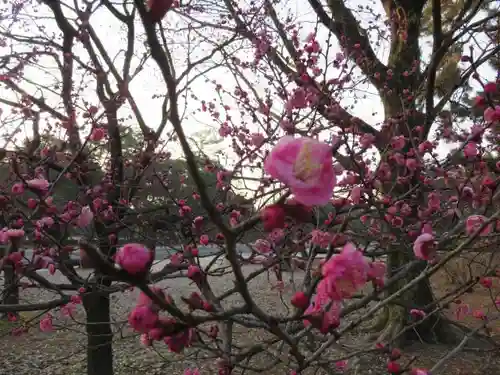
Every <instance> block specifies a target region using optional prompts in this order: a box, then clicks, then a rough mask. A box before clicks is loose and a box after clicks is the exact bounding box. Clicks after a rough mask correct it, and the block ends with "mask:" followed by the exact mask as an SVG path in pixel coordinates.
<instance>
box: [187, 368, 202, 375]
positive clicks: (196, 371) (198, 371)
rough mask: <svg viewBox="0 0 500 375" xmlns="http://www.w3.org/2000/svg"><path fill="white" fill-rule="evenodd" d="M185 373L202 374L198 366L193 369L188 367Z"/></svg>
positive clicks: (189, 374)
mask: <svg viewBox="0 0 500 375" xmlns="http://www.w3.org/2000/svg"><path fill="white" fill-rule="evenodd" d="M184 375H200V370H198V369H197V368H195V369H192V370H191V369H190V368H187V369H185V370H184Z"/></svg>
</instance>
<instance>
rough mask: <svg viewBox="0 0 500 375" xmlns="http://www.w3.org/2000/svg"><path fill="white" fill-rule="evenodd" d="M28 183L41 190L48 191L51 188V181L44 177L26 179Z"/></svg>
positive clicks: (31, 186)
mask: <svg viewBox="0 0 500 375" xmlns="http://www.w3.org/2000/svg"><path fill="white" fill-rule="evenodd" d="M26 184H27V185H28V187H30V188H32V189H37V190H40V191H47V190H49V186H50V183H49V181H47V180H46V179H44V178H34V179H33V180H28V181H26Z"/></svg>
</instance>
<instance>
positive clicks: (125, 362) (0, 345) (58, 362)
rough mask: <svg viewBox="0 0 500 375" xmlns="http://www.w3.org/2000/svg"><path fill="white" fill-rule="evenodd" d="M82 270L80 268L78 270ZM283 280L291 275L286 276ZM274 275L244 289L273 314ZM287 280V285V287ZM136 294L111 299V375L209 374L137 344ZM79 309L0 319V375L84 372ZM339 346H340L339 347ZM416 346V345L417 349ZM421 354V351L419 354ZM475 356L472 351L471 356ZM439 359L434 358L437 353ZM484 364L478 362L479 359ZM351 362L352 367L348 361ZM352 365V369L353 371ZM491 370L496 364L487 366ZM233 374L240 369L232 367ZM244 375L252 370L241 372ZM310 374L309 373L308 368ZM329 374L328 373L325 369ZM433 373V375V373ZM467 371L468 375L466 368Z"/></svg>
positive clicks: (267, 359)
mask: <svg viewBox="0 0 500 375" xmlns="http://www.w3.org/2000/svg"><path fill="white" fill-rule="evenodd" d="M253 270H255V267H246V268H245V270H244V272H245V273H246V274H248V273H249V272H252V271H253ZM82 274H84V272H82ZM287 277H288V278H290V277H292V276H291V275H290V274H289V275H288V276H287ZM293 277H294V278H295V282H297V283H298V282H300V277H298V278H297V275H295V276H293ZM50 278H51V279H52V280H53V281H57V280H58V279H60V278H61V276H60V275H57V274H56V275H54V276H51V277H50ZM275 280H276V279H275V276H274V275H271V276H268V275H267V274H263V275H261V276H259V277H256V278H255V279H253V280H252V281H251V283H249V285H248V286H249V289H250V291H251V293H252V295H253V298H254V300H255V301H256V303H257V304H258V305H259V306H260V307H261V308H262V309H263V310H265V311H267V312H269V313H272V314H274V315H277V314H282V313H285V314H286V309H287V308H286V306H285V303H286V302H287V301H289V299H290V295H291V294H293V288H292V287H288V288H287V290H285V291H284V293H283V296H282V297H280V295H279V293H278V291H277V290H276V289H274V288H273V285H274V283H275ZM210 283H211V285H212V288H213V290H214V292H215V294H216V295H220V294H221V293H223V292H224V291H226V290H229V289H231V288H232V286H233V285H234V284H233V278H232V276H225V277H218V278H212V279H211V280H210ZM288 284H289V283H287V285H288ZM157 285H160V286H161V287H162V288H165V291H166V292H168V293H170V294H171V295H172V296H174V297H175V298H176V299H177V300H178V299H179V297H180V296H188V295H189V294H190V292H191V291H195V288H194V287H193V285H191V283H190V282H189V281H188V280H186V279H175V280H173V279H172V280H165V281H163V282H161V283H159V284H157ZM137 295H138V291H137V290H133V291H127V292H124V293H120V294H115V295H113V296H112V297H111V298H112V303H111V305H112V322H113V329H114V332H115V336H114V346H113V349H114V358H115V374H116V375H139V374H145V373H147V374H148V375H156V374H158V375H159V374H171V375H177V374H179V375H182V374H183V372H184V369H185V368H187V367H200V368H201V369H202V375H205V374H215V373H216V371H215V370H214V369H213V363H214V359H213V358H211V359H208V360H207V359H203V357H204V355H203V353H200V352H199V351H198V350H197V349H196V348H192V349H189V350H187V351H186V352H185V353H183V354H181V355H176V354H172V353H169V352H168V350H167V348H166V345H164V344H163V343H162V342H161V343H159V344H156V346H155V347H152V348H145V347H144V346H142V345H141V344H140V341H139V337H138V335H137V334H135V333H133V332H131V331H130V330H129V329H128V328H127V327H126V324H125V322H126V318H127V314H128V312H129V311H130V309H131V308H132V307H133V305H134V304H135V301H136V298H137ZM22 298H23V302H24V303H30V302H35V301H40V300H48V299H51V295H49V294H48V293H47V292H45V293H40V292H39V291H38V292H36V293H35V292H34V291H30V290H25V291H23V292H22ZM225 303H226V306H235V305H237V304H239V303H241V300H240V299H239V298H238V297H237V296H231V297H229V298H228V299H227V300H226V302H225ZM82 310H83V309H81V308H80V309H79V310H78V311H77V314H76V315H75V317H74V318H73V319H72V318H65V317H60V316H59V315H60V314H58V313H57V312H56V313H55V314H54V315H55V316H56V317H57V320H56V321H55V322H56V323H57V330H56V331H55V332H51V333H43V332H40V330H39V328H38V325H37V324H36V316H35V315H34V314H33V313H30V314H26V315H24V316H23V319H25V320H26V319H32V320H33V321H34V323H33V325H32V328H31V329H30V331H29V333H27V334H25V335H22V336H19V337H13V336H12V335H10V330H11V326H10V325H9V323H1V322H0V351H1V353H2V354H1V356H0V375H35V374H36V375H49V374H50V375H59V374H60V375H63V374H64V375H85V373H86V371H85V370H86V369H85V367H86V365H85V344H86V335H85V329H84V328H85V327H84V326H83V324H82V322H83V321H84V314H83V311H82ZM234 332H235V340H236V342H237V343H238V344H240V345H248V344H249V343H259V342H262V339H263V338H265V337H266V336H267V333H266V332H263V331H262V330H258V329H246V328H243V327H241V326H240V327H238V326H236V327H235V329H234ZM364 340H365V337H363V335H362V334H360V333H357V334H356V335H353V336H349V337H346V338H345V339H344V340H343V342H342V343H343V344H345V345H348V346H349V347H350V348H351V351H353V350H357V349H358V348H359V347H360V345H361V343H362V342H363V341H364ZM343 349H344V350H345V348H343ZM418 350H419V349H418ZM341 353H345V351H343V352H340V351H339V347H337V348H334V349H332V350H330V351H329V352H327V353H325V354H324V355H323V357H322V359H323V360H326V359H329V360H331V362H330V366H329V367H330V368H333V367H334V362H333V361H334V359H335V358H339V356H340V355H341ZM432 354H433V355H434V356H437V355H438V354H439V350H437V349H433V350H432ZM424 356H426V358H428V357H429V356H427V355H426V354H424ZM476 357H477V355H476ZM437 358H439V357H437ZM385 361H386V359H384V358H382V357H381V356H380V355H368V354H365V355H363V356H362V357H361V358H360V359H359V360H358V361H357V362H356V361H352V362H351V366H352V368H351V370H350V371H348V372H347V373H351V374H356V375H382V374H384V375H385V374H386V373H387V370H386V365H385ZM271 362H272V357H271V356H270V355H259V356H256V357H254V358H252V361H251V362H250V364H251V365H252V366H256V365H258V366H265V365H267V364H269V363H271ZM483 362H484V361H483ZM354 364H355V365H354ZM356 369H357V370H356ZM492 369H493V370H494V371H493V372H492V374H493V373H500V371H497V370H499V369H500V367H494V368H492ZM235 373H236V374H240V373H242V372H241V371H236V372H235ZM245 373H247V374H249V373H253V372H249V371H246V372H245ZM260 373H265V374H268V375H278V374H284V375H285V374H286V375H288V374H289V370H286V369H285V368H283V367H276V368H274V369H273V370H266V371H261V372H260ZM311 373H312V372H311ZM326 373H327V372H321V371H320V372H316V373H315V374H326ZM329 373H331V372H329ZM446 374H449V375H455V374H457V375H458V374H461V373H459V372H456V373H455V372H449V373H446ZM433 375H435V374H433ZM467 375H473V373H472V372H471V373H470V374H469V373H467Z"/></svg>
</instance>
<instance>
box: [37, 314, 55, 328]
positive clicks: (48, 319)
mask: <svg viewBox="0 0 500 375" xmlns="http://www.w3.org/2000/svg"><path fill="white" fill-rule="evenodd" d="M53 330H54V326H53V325H52V315H50V314H48V315H47V316H45V317H44V318H43V319H41V320H40V331H42V332H52V331H53Z"/></svg>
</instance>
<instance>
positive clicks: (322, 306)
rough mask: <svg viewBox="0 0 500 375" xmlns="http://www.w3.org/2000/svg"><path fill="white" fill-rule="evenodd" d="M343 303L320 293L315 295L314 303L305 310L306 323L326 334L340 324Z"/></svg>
mask: <svg viewBox="0 0 500 375" xmlns="http://www.w3.org/2000/svg"><path fill="white" fill-rule="evenodd" d="M340 310H341V305H340V302H339V301H332V300H330V299H329V298H328V297H327V296H325V295H322V294H320V293H318V294H316V296H315V297H314V303H312V304H311V305H309V307H308V308H307V310H306V311H305V312H304V315H305V316H306V318H305V319H304V325H305V326H308V325H310V324H312V326H313V327H315V328H317V329H319V330H320V332H321V333H323V334H326V333H328V332H329V331H330V330H331V329H335V328H337V327H338V325H339V319H340Z"/></svg>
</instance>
